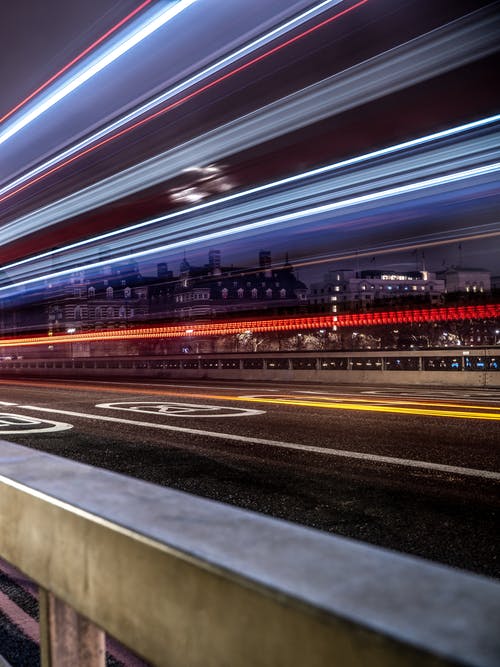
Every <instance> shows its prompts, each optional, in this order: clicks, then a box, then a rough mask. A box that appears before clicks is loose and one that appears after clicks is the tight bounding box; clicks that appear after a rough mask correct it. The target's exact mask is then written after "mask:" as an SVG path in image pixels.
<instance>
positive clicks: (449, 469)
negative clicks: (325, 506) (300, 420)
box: [19, 405, 500, 481]
mask: <svg viewBox="0 0 500 667" xmlns="http://www.w3.org/2000/svg"><path fill="white" fill-rule="evenodd" d="M19 407H20V408H23V409H24V410H36V411H41V412H50V413H55V414H60V415H67V416H69V417H81V418H83V419H94V420H99V421H106V422H113V423H115V424H129V425H131V426H141V427H143V428H144V427H147V428H157V429H161V430H163V431H175V432H178V433H189V434H190V435H203V436H205V437H209V438H220V439H221V440H234V441H235V442H239V443H242V442H247V443H249V444H253V445H267V446H268V447H279V448H281V449H295V450H299V451H304V452H313V453H315V454H325V455H327V456H338V457H341V458H345V459H360V460H363V461H371V462H374V463H386V464H389V465H397V466H402V467H407V468H420V469H423V470H433V471H437V472H444V473H448V474H454V475H466V476H468V477H481V478H483V479H493V480H496V481H500V473H499V472H493V471H492V470H477V469H475V468H461V467H459V466H450V465H444V464H442V463H430V462H428V461H416V460H413V459H398V458H396V457H393V456H379V455H378V454H367V453H365V452H350V451H348V450H342V449H328V448H327V447H315V446H313V445H300V444H298V443H293V442H281V441H280V440H266V439H264V438H249V437H248V436H244V435H234V434H233V433H217V432H215V431H205V430H201V429H194V428H185V427H183V426H169V425H167V424H154V423H151V422H143V421H135V420H134V419H121V418H119V417H105V416H104V415H89V414H87V413H85V412H73V411H70V410H55V409H53V408H39V407H37V406H36V405H20V406H19Z"/></svg>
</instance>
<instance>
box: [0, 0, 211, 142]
mask: <svg viewBox="0 0 500 667" xmlns="http://www.w3.org/2000/svg"><path fill="white" fill-rule="evenodd" d="M195 2H198V0H178V1H177V2H175V4H173V5H170V6H169V7H168V8H167V9H163V10H162V11H161V12H160V13H159V14H158V15H156V16H155V17H153V18H152V19H150V20H148V21H147V22H146V24H145V25H141V26H139V27H138V28H137V29H136V30H135V31H133V32H132V34H131V35H128V36H127V37H126V38H125V39H123V40H121V41H120V42H119V43H118V44H116V45H115V46H113V47H112V48H110V49H109V50H108V51H107V52H106V53H103V54H102V55H100V56H97V57H96V58H95V59H94V60H93V61H92V62H90V63H89V64H88V65H87V66H86V67H85V68H84V69H83V70H82V71H81V72H79V73H77V74H76V75H75V76H73V77H72V78H71V79H70V80H69V81H67V82H66V83H63V84H62V85H60V86H59V87H57V88H56V90H54V92H52V93H51V94H49V95H48V96H47V97H45V98H44V99H42V100H41V101H40V102H39V103H38V104H36V105H35V106H34V107H33V108H32V109H31V110H29V111H26V113H23V114H22V115H21V117H20V118H19V119H18V120H15V121H13V122H11V123H9V124H8V125H7V127H6V128H5V129H4V130H3V131H1V132H0V145H2V144H3V143H5V142H6V141H7V140H8V139H10V138H11V137H13V136H14V135H16V134H17V133H18V132H20V131H21V130H22V129H23V128H25V127H27V126H28V125H29V124H30V123H31V122H33V121H34V120H35V119H36V118H39V117H40V116H41V115H42V114H43V113H45V112H46V111H48V110H49V109H50V108H51V107H53V106H54V105H55V104H57V103H58V102H60V101H61V100H62V99H64V98H65V97H67V96H68V95H69V94H70V93H72V92H73V91H75V90H76V89H77V88H79V87H80V86H82V85H83V84H84V83H85V82H86V81H89V79H91V78H92V77H94V76H95V75H96V74H98V73H99V72H101V71H102V70H103V69H104V68H105V67H108V65H110V64H111V63H113V62H115V60H117V59H118V58H120V57H121V56H123V55H124V54H125V53H127V52H128V51H130V50H131V49H132V48H134V46H137V44H139V43H140V42H142V41H143V40H144V39H146V37H149V35H151V34H153V33H154V32H156V30H158V29H159V28H161V27H162V26H164V25H165V24H166V23H168V22H169V21H171V20H172V19H173V18H175V17H176V16H177V15H178V14H180V13H181V12H182V11H184V10H185V9H187V8H188V7H190V6H191V5H193V4H194V3H195Z"/></svg>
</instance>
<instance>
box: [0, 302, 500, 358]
mask: <svg viewBox="0 0 500 667" xmlns="http://www.w3.org/2000/svg"><path fill="white" fill-rule="evenodd" d="M499 315H500V304H487V305H475V306H470V305H469V306H450V307H442V308H422V309H418V310H417V309H413V310H395V311H383V312H370V313H349V314H345V315H326V314H322V315H316V316H309V317H287V318H279V319H278V318H269V319H251V320H238V321H219V322H212V323H209V324H196V323H190V324H189V325H187V326H186V325H185V324H184V325H169V326H152V327H136V328H131V329H127V330H125V331H124V330H123V329H120V330H114V331H113V330H107V331H92V332H86V333H75V334H58V335H53V336H49V335H43V336H19V337H15V338H0V348H9V347H24V346H27V347H33V346H40V345H45V346H46V345H56V344H72V343H90V342H103V341H126V340H154V339H167V338H195V337H204V336H231V335H237V334H242V333H248V332H250V333H266V332H277V331H306V330H312V329H328V328H332V327H361V326H379V325H387V324H414V323H418V322H453V321H459V320H467V319H488V318H495V317H498V316H499Z"/></svg>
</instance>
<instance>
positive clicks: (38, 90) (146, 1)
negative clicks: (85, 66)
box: [0, 0, 153, 124]
mask: <svg viewBox="0 0 500 667" xmlns="http://www.w3.org/2000/svg"><path fill="white" fill-rule="evenodd" d="M152 2H153V0H144V2H142V3H141V4H140V5H139V6H138V7H136V8H135V9H134V10H132V11H131V12H130V13H129V14H127V15H126V16H124V17H123V18H122V19H121V20H120V21H118V23H115V25H113V26H112V27H111V28H109V30H107V31H106V32H105V33H104V34H103V35H101V36H100V37H99V38H98V39H96V40H95V41H94V42H92V43H91V44H89V46H87V47H86V48H85V49H84V50H83V51H81V52H80V53H79V54H78V55H77V56H75V57H74V58H73V59H72V60H70V61H69V62H68V63H66V65H64V67H61V69H59V70H58V71H57V72H55V73H54V74H53V75H52V76H51V77H49V78H48V79H47V80H46V81H44V83H42V84H41V85H39V86H38V88H36V89H35V90H34V91H33V92H31V93H30V94H29V95H27V96H26V97H25V98H24V99H22V100H21V101H20V102H18V103H17V104H16V105H15V106H14V107H12V109H10V111H7V112H6V113H5V114H4V115H3V116H1V117H0V124H1V123H3V122H4V121H6V120H7V119H8V118H10V117H11V116H12V115H13V114H15V113H16V112H17V111H19V109H21V108H22V107H23V106H26V104H27V103H28V102H30V101H31V100H32V99H33V98H34V97H36V95H38V94H39V93H41V92H42V91H43V90H45V88H47V87H48V86H50V84H52V83H54V81H56V80H57V79H59V77H61V76H62V75H63V74H64V73H65V72H67V71H68V70H69V69H70V68H71V67H73V66H74V65H76V64H77V63H78V62H80V60H82V58H85V56H87V55H89V53H91V52H92V51H94V50H95V49H96V48H97V47H98V46H99V45H100V44H102V43H103V42H104V41H105V40H106V39H108V37H111V35H113V34H114V33H115V32H116V31H117V30H119V29H120V28H122V27H123V26H124V25H126V24H127V23H128V22H129V21H130V20H131V19H133V18H134V16H136V15H137V14H139V12H141V11H142V10H143V9H145V8H146V7H147V6H148V5H150V4H151V3H152Z"/></svg>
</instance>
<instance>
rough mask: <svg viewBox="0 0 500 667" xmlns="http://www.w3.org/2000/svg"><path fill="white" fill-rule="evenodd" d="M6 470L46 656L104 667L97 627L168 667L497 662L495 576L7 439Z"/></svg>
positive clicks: (3, 504) (12, 533)
mask: <svg viewBox="0 0 500 667" xmlns="http://www.w3.org/2000/svg"><path fill="white" fill-rule="evenodd" d="M0 473H1V474H0V557H1V558H4V559H5V560H7V561H9V562H10V563H12V564H13V565H15V566H16V567H18V568H19V569H20V570H21V571H22V572H24V573H25V574H26V575H27V576H29V577H30V578H32V579H33V580H34V581H35V582H37V583H38V584H39V586H40V587H41V592H42V595H41V642H42V664H43V665H44V666H46V667H48V666H49V665H50V666H51V667H60V666H61V665H80V666H85V667H90V666H92V667H97V666H98V665H99V666H102V665H104V652H103V635H102V631H101V629H102V630H105V631H106V632H108V633H109V634H110V635H112V636H114V637H115V638H116V639H118V640H119V641H120V642H122V643H123V644H125V645H126V646H128V647H129V648H130V649H132V650H133V651H135V652H136V653H137V654H139V655H140V656H142V657H143V658H144V659H146V660H147V661H149V662H150V663H152V664H153V665H169V666H170V667H176V666H178V665H179V666H181V665H182V667H186V666H188V667H198V666H199V667H201V666H203V667H216V666H217V667H223V666H226V665H227V666H228V667H229V666H230V667H243V666H251V667H260V666H270V667H294V666H297V667H298V666H300V667H305V666H307V667H320V666H321V667H335V666H337V665H338V666H341V667H351V666H352V667H354V666H359V665H363V667H365V666H367V667H369V666H371V665H373V666H380V667H382V666H383V667H392V666H393V667H401V666H402V665H475V666H478V667H493V666H494V665H498V664H499V663H498V661H499V658H500V637H499V633H498V624H497V623H498V619H499V618H500V583H498V582H496V581H494V580H489V579H486V578H484V577H479V576H476V575H472V574H467V573H464V572H460V571H457V570H453V569H450V568H447V567H444V566H440V565H435V564H431V563H428V562H426V561H423V560H420V559H417V558H411V557H407V556H402V555H399V554H396V553H393V552H390V551H386V550H383V549H379V548H375V547H371V546H368V545H365V544H362V543H359V542H355V541H352V540H347V539H342V538H338V537H334V536H331V535H328V534H325V533H321V532H318V531H314V530H311V529H307V528H303V527H300V526H297V525H294V524H290V523H286V522H283V521H277V520H275V519H271V518H268V517H265V516H261V515H258V514H254V513H251V512H247V511H242V510H239V509H236V508H233V507H230V506H226V505H222V504H219V503H216V502H213V501H208V500H204V499H201V498H198V497H195V496H191V495H188V494H185V493H182V492H178V491H173V490H171V489H168V488H163V487H159V486H155V485H152V484H149V483H146V482H142V481H139V480H135V479H131V478H127V477H124V476H121V475H117V474H114V473H111V472H108V471H105V470H101V469H97V468H92V467H90V466H87V465H82V464H79V463H75V462H73V461H70V460H67V459H62V458H58V457H55V456H51V455H49V454H45V453H42V452H39V451H36V450H33V449H29V448H26V447H21V446H18V445H13V444H10V443H7V442H3V441H0ZM87 619H88V620H87Z"/></svg>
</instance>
